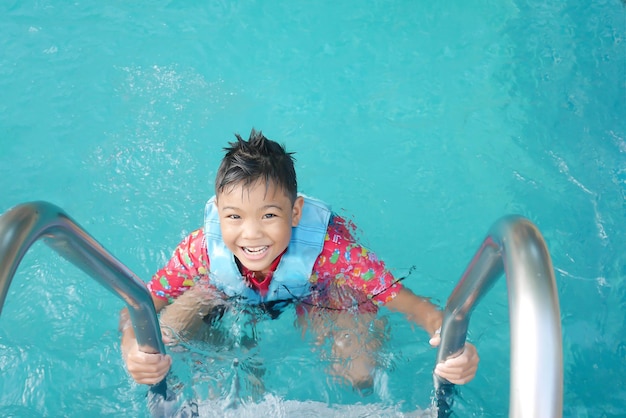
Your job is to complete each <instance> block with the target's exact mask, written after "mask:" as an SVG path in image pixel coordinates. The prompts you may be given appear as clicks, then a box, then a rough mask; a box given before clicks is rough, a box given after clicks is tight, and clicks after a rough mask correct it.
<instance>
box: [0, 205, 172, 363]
mask: <svg viewBox="0 0 626 418" xmlns="http://www.w3.org/2000/svg"><path fill="white" fill-rule="evenodd" d="M40 238H43V240H44V242H45V243H46V244H47V245H48V246H49V247H50V248H52V249H53V250H55V251H56V252H57V253H58V254H59V255H61V256H62V257H64V258H65V259H67V260H68V261H70V262H72V263H73V264H74V265H76V266H77V267H79V268H80V269H81V270H83V271H84V272H85V273H87V274H88V275H89V276H91V277H92V278H94V279H96V281H98V282H99V283H100V284H101V285H102V286H104V287H105V288H106V289H108V290H110V291H112V292H113V293H114V294H116V295H117V296H119V297H120V298H121V299H122V300H124V302H126V305H127V306H128V312H129V314H130V317H131V321H132V324H133V327H134V329H135V335H136V336H137V343H138V345H139V347H140V349H141V350H142V351H144V352H147V353H165V347H164V346H163V342H162V341H161V331H160V327H159V323H158V319H157V315H156V312H155V309H154V304H153V303H152V298H151V297H150V293H149V292H148V290H147V288H146V286H145V283H144V282H143V281H141V280H140V279H139V278H138V277H137V276H136V275H135V274H134V273H133V272H131V271H130V270H129V269H128V268H127V267H126V266H124V265H123V264H122V263H121V262H120V261H119V260H117V259H116V258H115V257H113V256H112V255H111V254H110V253H109V252H108V251H107V250H106V249H105V248H104V247H102V246H101V245H100V244H99V243H98V242H97V241H96V240H95V239H94V238H92V237H91V236H90V235H89V234H88V233H87V232H85V230H84V229H83V228H81V227H80V226H79V225H78V224H77V223H76V222H74V221H73V220H72V219H71V218H70V217H69V216H68V215H67V214H66V213H65V212H64V211H63V210H61V209H60V208H59V207H57V206H55V205H53V204H50V203H47V202H31V203H24V204H21V205H18V206H15V207H14V208H12V209H10V210H9V211H7V212H6V213H4V214H3V215H2V216H0V313H2V307H3V306H4V301H5V299H6V296H7V292H8V290H9V286H10V284H11V280H12V279H13V276H14V274H15V271H16V270H17V267H18V265H19V263H20V261H21V260H22V258H23V257H24V254H26V252H27V251H28V249H29V248H30V247H31V246H32V245H33V244H34V243H35V242H36V241H37V240H38V239H40Z"/></svg>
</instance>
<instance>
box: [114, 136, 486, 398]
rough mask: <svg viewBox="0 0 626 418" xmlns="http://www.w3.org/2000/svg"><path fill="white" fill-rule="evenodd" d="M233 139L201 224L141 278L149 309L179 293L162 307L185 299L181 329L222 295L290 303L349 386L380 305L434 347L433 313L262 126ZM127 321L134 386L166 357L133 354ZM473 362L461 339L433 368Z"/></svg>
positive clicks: (357, 375)
mask: <svg viewBox="0 0 626 418" xmlns="http://www.w3.org/2000/svg"><path fill="white" fill-rule="evenodd" d="M236 138H237V142H233V143H230V147H229V148H225V151H226V155H225V157H224V159H223V160H222V162H221V164H220V167H219V170H218V172H217V176H216V179H215V196H214V197H213V198H211V199H210V200H209V201H208V203H207V206H206V211H205V224H204V227H203V228H201V229H198V230H196V231H194V232H192V233H191V234H190V235H189V236H187V237H186V238H185V239H184V240H183V241H182V242H181V243H180V245H179V246H178V248H177V249H176V250H175V252H174V255H173V257H172V259H171V260H170V261H169V262H168V263H167V265H166V266H165V267H164V268H163V269H161V270H159V271H158V272H157V273H156V274H155V275H154V277H153V278H152V280H151V281H150V282H149V283H148V289H149V290H150V292H151V293H152V298H153V300H154V305H155V308H156V310H157V312H159V311H161V310H162V309H163V308H165V307H166V306H167V305H170V304H172V303H173V302H175V301H176V300H177V299H178V298H179V297H180V299H179V301H178V302H177V303H173V304H172V305H171V307H170V308H171V309H174V308H175V307H176V305H177V304H178V303H181V304H182V303H183V301H185V302H184V303H187V304H191V305H192V306H194V309H195V311H194V312H193V313H192V314H189V310H188V309H181V310H180V312H183V313H182V314H180V313H179V315H178V320H179V322H182V324H181V325H180V328H186V329H189V328H191V327H193V326H197V323H198V318H200V319H202V318H203V317H205V316H208V315H210V314H211V308H212V307H213V306H214V305H216V304H217V305H219V304H220V301H223V299H229V300H233V301H236V302H239V303H244V304H250V305H255V306H258V307H261V308H262V309H265V310H266V312H267V313H268V314H269V315H270V316H271V317H272V318H274V317H276V316H278V315H279V314H280V312H281V309H282V308H284V306H285V305H286V304H288V303H291V302H294V303H297V312H298V319H299V322H300V323H301V324H302V325H303V326H305V327H306V326H307V324H309V323H310V325H311V329H312V331H313V332H314V333H316V334H317V335H318V337H319V338H320V339H323V338H326V337H328V338H332V339H333V346H332V354H333V356H335V357H336V358H339V359H342V360H345V361H344V362H339V363H337V364H336V365H335V367H334V370H333V373H334V374H337V375H340V376H342V377H344V378H345V379H346V380H348V381H349V382H350V383H351V384H352V385H353V386H354V387H355V388H358V389H364V388H368V387H371V386H372V384H373V379H372V377H371V373H370V372H371V371H372V368H373V367H374V366H375V362H374V360H373V357H372V353H371V351H372V350H375V349H376V348H378V346H379V345H380V343H376V341H372V339H371V338H369V339H368V338H367V336H368V334H369V333H371V332H372V331H371V330H372V328H371V327H370V326H369V325H368V324H369V323H370V322H371V323H374V322H372V321H374V320H375V315H376V312H377V310H378V306H379V305H385V306H387V307H388V308H389V309H391V310H394V311H399V312H402V313H404V314H406V315H407V318H408V319H409V320H411V321H413V322H414V323H416V324H417V325H419V326H420V327H422V328H423V329H424V330H426V331H427V332H428V333H429V335H430V336H431V337H432V338H431V344H432V345H437V344H439V337H438V331H437V330H438V329H439V328H440V326H441V321H442V315H441V312H440V311H439V310H438V309H437V308H436V307H435V306H434V305H433V304H431V303H430V302H429V301H428V300H426V299H424V298H421V297H418V296H416V295H415V294H413V293H412V292H411V291H410V290H408V289H406V288H404V287H403V286H402V285H401V284H400V282H399V281H398V280H396V279H395V278H394V277H393V276H392V275H391V273H390V272H389V271H388V270H387V269H386V268H385V266H384V263H383V262H382V261H379V260H378V259H377V258H376V257H375V255H374V254H373V253H371V252H369V251H368V250H367V249H365V248H363V247H362V246H360V245H359V244H358V243H357V242H356V240H355V239H354V237H353V236H352V234H351V233H350V230H349V228H348V225H347V224H346V222H345V221H344V220H343V219H342V218H341V217H339V216H337V215H336V214H334V213H332V212H331V211H330V210H329V208H328V207H327V206H326V205H325V204H324V203H322V202H320V201H317V200H315V199H311V198H308V197H304V196H301V195H298V194H297V180H296V173H295V169H294V164H293V162H294V159H293V157H292V155H291V154H290V153H287V152H286V151H285V149H284V148H283V147H282V146H281V145H279V144H278V143H276V142H274V141H271V140H269V139H267V138H265V137H264V136H263V135H262V133H261V132H255V131H254V130H252V133H251V134H250V138H249V140H248V141H245V140H243V139H242V138H241V137H240V136H239V135H236ZM183 294H185V295H184V296H183ZM168 310H169V309H168ZM166 313H167V310H166ZM322 313H327V314H328V315H327V316H326V319H328V318H330V320H332V328H331V327H329V325H328V321H322V320H321V319H320V318H322V317H323V315H322ZM181 315H182V316H181ZM174 317H176V315H174ZM181 317H183V319H182V320H181ZM304 319H308V321H306V320H304ZM175 321H176V320H175ZM194 321H195V324H196V325H193V324H192V325H190V324H191V323H194ZM205 321H206V318H205ZM162 322H163V317H162ZM128 325H129V319H128V313H127V311H126V310H125V309H124V310H122V314H121V319H120V329H121V330H122V353H123V358H124V361H125V363H126V367H127V369H128V372H129V373H130V375H131V376H132V377H133V379H134V380H135V381H137V382H138V383H143V384H156V383H158V382H160V381H161V380H162V379H163V378H164V377H165V375H166V374H167V372H168V370H169V368H170V366H171V358H170V356H169V355H162V354H146V353H143V352H141V351H139V349H138V346H137V341H136V339H135V335H134V330H133V328H132V327H131V326H128ZM166 339H167V337H166ZM478 361H479V359H478V355H477V354H476V349H475V348H474V346H473V345H471V344H469V343H468V344H466V347H465V350H464V351H463V353H462V354H461V355H459V356H458V357H456V358H454V359H448V360H447V361H445V362H444V363H440V364H438V365H437V367H436V369H435V373H437V374H438V375H439V376H441V377H443V378H444V379H447V380H448V381H450V382H451V383H455V384H464V383H467V382H468V381H470V380H471V379H472V378H473V377H474V375H475V374H476V369H477V365H478Z"/></svg>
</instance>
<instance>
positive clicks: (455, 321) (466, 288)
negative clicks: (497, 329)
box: [434, 215, 563, 418]
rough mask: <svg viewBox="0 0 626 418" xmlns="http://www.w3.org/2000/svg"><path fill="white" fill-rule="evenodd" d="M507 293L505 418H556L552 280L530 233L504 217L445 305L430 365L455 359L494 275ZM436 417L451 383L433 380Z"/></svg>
mask: <svg viewBox="0 0 626 418" xmlns="http://www.w3.org/2000/svg"><path fill="white" fill-rule="evenodd" d="M503 272H504V273H505V275H506V281H507V288H508V294H509V320H510V332H511V383H510V399H509V416H510V417H514V418H544V417H545V418H558V417H561V416H562V414H563V349H562V336H561V317H560V310H559V300H558V295H557V289H556V280H555V277H554V269H553V267H552V261H551V260H550V254H549V253H548V249H547V247H546V244H545V242H544V240H543V237H542V236H541V233H540V232H539V230H538V229H537V227H536V226H535V225H534V224H533V223H532V222H530V221H529V220H528V219H525V218H523V217H521V216H516V215H511V216H506V217H503V218H501V219H500V220H499V221H497V222H496V223H494V225H493V226H492V228H491V230H490V231H489V233H488V235H487V237H486V238H485V240H484V241H483V243H482V245H481V246H480V248H479V249H478V251H477V253H476V255H475V256H474V258H473V259H472V261H471V262H470V264H469V266H468V267H467V269H466V270H465V272H464V273H463V276H462V277H461V279H460V281H459V283H458V284H457V286H456V287H455V289H454V291H453V292H452V294H451V295H450V297H449V298H448V302H447V304H446V308H445V311H444V318H443V325H442V329H441V344H440V346H439V351H438V353H437V362H440V361H443V360H445V359H446V358H449V357H454V356H456V355H459V353H460V352H462V349H463V346H464V344H465V339H466V336H467V329H468V325H469V317H470V314H471V312H472V310H473V308H474V307H475V306H476V304H477V303H478V302H479V301H480V299H481V298H482V297H483V296H484V295H485V294H486V293H487V291H488V290H489V289H490V288H491V286H492V285H493V284H494V283H495V281H496V279H498V278H499V277H500V276H501V275H502V273H503ZM434 379H435V393H436V398H437V399H436V400H437V403H438V404H439V405H438V406H439V408H438V409H439V416H444V415H445V411H442V410H441V405H447V404H448V401H447V400H446V399H445V397H446V396H450V393H451V392H452V391H451V390H450V387H451V384H450V383H449V382H447V381H446V380H445V379H442V378H440V377H438V376H436V375H435V378H434Z"/></svg>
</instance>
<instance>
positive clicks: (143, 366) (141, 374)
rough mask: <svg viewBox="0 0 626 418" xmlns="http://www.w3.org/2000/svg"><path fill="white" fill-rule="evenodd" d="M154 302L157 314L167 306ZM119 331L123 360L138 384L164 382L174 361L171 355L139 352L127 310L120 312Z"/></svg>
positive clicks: (154, 299)
mask: <svg viewBox="0 0 626 418" xmlns="http://www.w3.org/2000/svg"><path fill="white" fill-rule="evenodd" d="M152 300H153V302H154V307H155V309H156V311H157V312H159V311H160V310H161V309H162V308H163V307H165V306H166V305H167V302H166V301H164V300H162V299H158V298H156V297H154V296H153V297H152ZM119 329H120V331H121V332H122V342H121V349H122V359H123V360H124V363H125V364H126V369H127V370H128V373H129V374H130V375H131V377H132V378H133V379H134V380H135V381H136V382H137V383H142V384H146V385H154V384H157V383H159V382H160V381H162V380H163V379H164V378H165V376H166V375H167V372H168V371H169V369H170V366H171V364H172V359H171V357H170V356H169V355H165V354H149V353H144V352H143V351H140V350H139V346H138V345H137V338H136V337H135V330H134V329H133V326H132V323H131V321H130V316H129V314H128V309H127V308H124V309H122V311H121V312H120V325H119Z"/></svg>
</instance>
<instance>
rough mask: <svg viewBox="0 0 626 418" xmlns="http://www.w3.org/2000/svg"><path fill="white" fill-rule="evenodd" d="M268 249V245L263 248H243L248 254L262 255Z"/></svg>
mask: <svg viewBox="0 0 626 418" xmlns="http://www.w3.org/2000/svg"><path fill="white" fill-rule="evenodd" d="M266 249H267V245H265V246H263V247H243V250H244V251H245V252H247V253H260V252H262V251H265V250H266Z"/></svg>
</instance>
